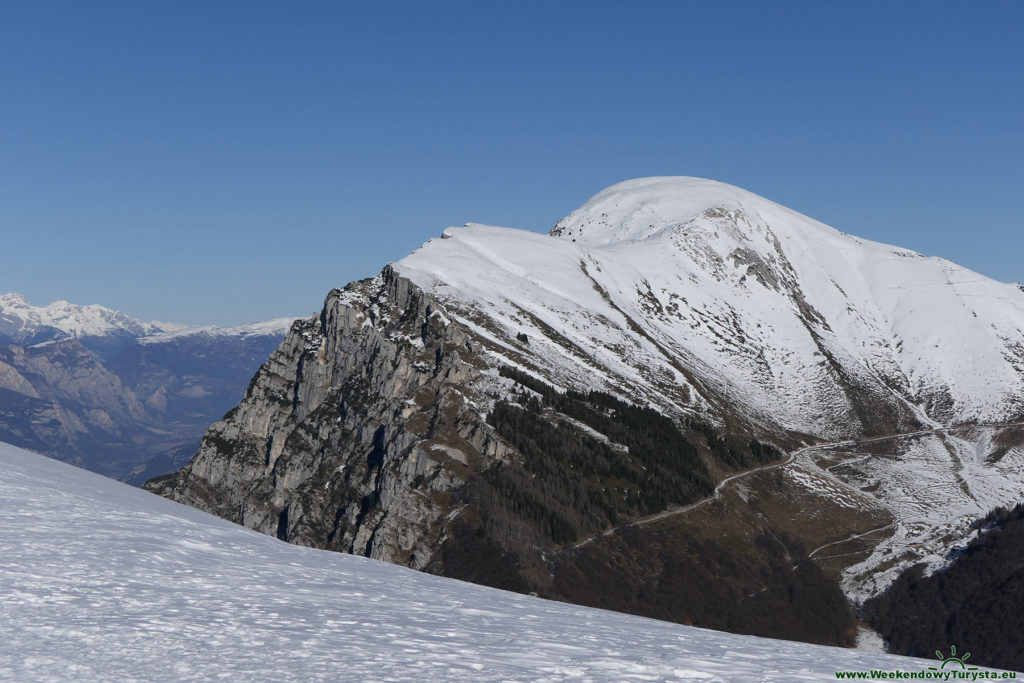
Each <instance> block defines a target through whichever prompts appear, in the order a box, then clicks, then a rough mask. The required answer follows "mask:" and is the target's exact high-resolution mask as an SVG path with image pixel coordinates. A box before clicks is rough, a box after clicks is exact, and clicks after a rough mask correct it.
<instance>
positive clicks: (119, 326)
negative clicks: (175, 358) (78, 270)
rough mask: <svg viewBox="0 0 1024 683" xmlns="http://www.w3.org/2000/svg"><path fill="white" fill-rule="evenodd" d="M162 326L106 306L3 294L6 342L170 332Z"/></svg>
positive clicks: (0, 311) (0, 313)
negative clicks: (43, 302) (32, 300)
mask: <svg viewBox="0 0 1024 683" xmlns="http://www.w3.org/2000/svg"><path fill="white" fill-rule="evenodd" d="M162 325H167V324H166V323H146V322H142V321H140V320H136V319H134V318H131V317H129V316H127V315H125V314H124V313H122V312H120V311H114V310H111V309H109V308H105V307H104V306H98V305H90V306H78V305H75V304H72V303H69V302H67V301H54V302H53V303H51V304H49V305H48V306H33V305H32V304H30V303H29V302H28V300H27V299H26V298H25V297H24V296H22V295H21V294H13V293H12V294H0V343H4V344H24V345H30V344H38V343H40V342H45V341H50V340H53V339H65V338H67V337H103V336H110V335H127V336H130V337H142V336H145V335H148V334H154V333H157V332H163V331H167V330H166V328H164V327H162ZM168 327H170V328H172V329H173V328H175V327H178V326H176V325H173V324H170V325H168Z"/></svg>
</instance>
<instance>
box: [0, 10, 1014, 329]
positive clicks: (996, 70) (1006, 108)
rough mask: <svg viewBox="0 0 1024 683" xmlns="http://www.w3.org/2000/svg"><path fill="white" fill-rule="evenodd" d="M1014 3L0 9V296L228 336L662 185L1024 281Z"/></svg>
mask: <svg viewBox="0 0 1024 683" xmlns="http://www.w3.org/2000/svg"><path fill="white" fill-rule="evenodd" d="M1022 35H1024V2H1019V1H1009V0H1008V1H1004V2H934V1H928V2H891V1H889V0H886V1H885V2H865V1H858V2H843V3H840V2H822V1H819V0H813V1H808V2H763V1H760V0H759V1H756V2H725V1H721V0H715V1H714V2H711V1H708V2H704V1H701V2H696V1H692V2H686V1H675V2H664V3H661V2H646V3H645V2H628V3H627V2H596V1H592V0H588V1H586V2H561V1H559V2H551V1H545V2H524V1H516V2H506V3H499V2H490V1H488V2H480V1H478V0H477V1H473V2H459V3H452V2H421V1H417V2H410V3H384V2H380V3H376V2H374V3H370V2H367V3H360V4H358V5H357V4H355V3H342V2H253V1H248V0H247V1H244V2H229V1H226V0H217V1H216V2H156V1H147V0H131V1H126V2H104V1H102V0H100V1H95V2H79V1H78V0H75V1H74V2H46V1H44V0H40V1H30V0H24V1H15V0H0V292H10V291H17V292H22V293H24V294H25V295H27V296H28V297H29V299H30V300H32V301H34V302H35V303H37V304H42V303H48V302H49V301H51V300H54V299H58V298H64V299H69V300H71V301H74V302H75V303H82V304H85V303H102V304H104V305H107V306H111V307H114V308H119V309H121V310H124V311H125V312H127V313H129V314H131V315H134V316H137V317H141V318H144V319H162V320H171V321H180V322H190V323H223V324H232V323H240V322H247V321H255V320H261V319H266V318H271V317H276V316H283V315H298V314H306V313H310V312H313V311H314V310H317V309H318V308H319V306H320V304H321V302H322V300H323V297H324V295H325V294H326V293H327V291H328V290H329V289H330V288H331V287H335V286H341V285H344V284H345V283H346V282H348V281H350V280H353V279H356V278H360V277H366V276H368V275H372V274H375V273H377V272H379V271H380V269H381V267H382V266H383V265H384V264H385V263H386V262H388V261H393V260H398V259H400V258H401V257H403V256H404V255H405V254H406V253H408V252H409V251H411V250H413V249H415V248H416V247H418V246H419V245H420V244H422V243H423V242H424V241H426V240H427V239H429V238H431V237H434V236H437V235H438V234H440V232H441V231H442V230H443V229H444V228H445V227H446V226H448V225H461V224H463V223H465V222H467V221H475V222H482V223H491V224H497V225H509V226H514V227H522V228H529V229H533V230H539V231H547V230H548V229H550V227H551V226H552V225H553V224H554V223H555V221H556V220H558V219H559V218H560V217H561V216H563V215H564V214H566V213H568V212H569V211H571V210H572V209H573V208H575V207H576V206H578V205H579V204H581V203H582V202H584V201H585V200H586V199H587V198H588V197H590V196H591V195H593V194H595V193H596V192H598V191H599V190H601V189H602V188H604V187H606V186H608V185H610V184H612V183H615V182H618V181H621V180H625V179H627V178H633V177H638V176H648V175H695V176H702V177H707V178H714V179H718V180H723V181H726V182H729V183H733V184H736V185H740V186H742V187H745V188H747V189H749V190H752V191H754V192H757V193H759V194H762V195H764V196H766V197H768V198H770V199H773V200H775V201H778V202H780V203H782V204H785V205H787V206H790V207H792V208H794V209H797V210H799V211H802V212H804V213H806V214H809V215H811V216H813V217H815V218H818V219H819V220H823V221H825V222H826V223H829V224H831V225H833V226H835V227H837V228H839V229H841V230H844V231H846V232H851V233H854V234H857V235H860V236H863V237H867V238H870V239H875V240H880V241H885V242H890V243H895V244H899V245H901V246H905V247H909V248H912V249H915V250H917V251H920V252H923V253H926V254H929V255H938V256H943V257H946V258H949V259H952V260H954V261H957V262H960V263H962V264H964V265H966V266H968V267H971V268H974V269H975V270H979V271H981V272H983V273H985V274H987V275H990V276H992V277H995V278H998V279H1001V280H1007V281H1010V280H1024V262H1022V261H1024V234H1022V233H1024V211H1022V201H1021V198H1022V195H1024V49H1022V48H1021V47H1020V41H1021V36H1022Z"/></svg>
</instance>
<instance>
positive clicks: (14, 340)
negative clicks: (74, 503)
mask: <svg viewBox="0 0 1024 683" xmlns="http://www.w3.org/2000/svg"><path fill="white" fill-rule="evenodd" d="M291 323H292V320H291V319H284V318H282V319H279V320H272V321H269V322H264V323H256V324H252V325H241V326H237V327H211V326H203V327H190V326H186V325H176V324H171V323H159V322H149V323H147V322H142V321H139V320H135V319H134V318H131V317H129V316H127V315H125V314H124V313H121V312H119V311H114V310H111V309H109V308H105V307H103V306H95V305H93V306H77V305H75V304H71V303H68V302H66V301H58V302H55V303H52V304H50V305H48V306H45V307H37V306H32V305H31V304H30V303H29V302H28V301H27V300H26V299H25V297H23V296H22V295H20V294H4V295H0V441H6V442H8V443H12V444H14V445H17V446H22V447H24V448H28V449H31V450H34V451H37V452H39V453H43V454H45V455H49V456H52V457H56V458H60V459H63V460H68V461H70V462H73V463H75V464H77V465H80V466H82V467H86V468H87V469H91V470H94V471H97V472H100V473H102V474H106V475H108V476H111V477H115V478H119V479H124V480H126V481H131V482H133V483H136V484H141V483H142V481H145V479H146V478H148V477H150V476H155V475H157V474H162V473H164V472H168V471H171V470H173V469H176V468H177V467H180V466H181V465H182V464H184V462H187V460H188V458H189V457H190V456H191V454H192V453H193V452H194V450H195V448H196V446H197V445H198V442H199V438H200V437H201V436H202V434H203V432H204V431H205V429H206V427H208V426H209V425H210V423H212V422H213V421H215V420H217V419H218V418H219V417H220V416H221V415H223V413H224V411H226V410H227V409H228V408H230V407H231V406H232V405H234V404H235V403H237V401H238V400H239V398H240V397H241V396H242V394H243V392H244V390H245V387H246V384H247V383H248V381H249V378H250V377H251V376H252V374H253V372H255V370H256V369H257V368H258V367H259V365H260V363H262V362H263V360H264V359H265V358H266V357H267V355H268V354H269V353H270V352H271V351H272V350H273V349H274V348H275V347H276V346H277V345H278V344H279V343H280V342H281V340H282V339H283V338H284V335H285V333H286V332H287V330H288V327H289V326H290V325H291Z"/></svg>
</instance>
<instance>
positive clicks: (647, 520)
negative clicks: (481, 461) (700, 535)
mask: <svg viewBox="0 0 1024 683" xmlns="http://www.w3.org/2000/svg"><path fill="white" fill-rule="evenodd" d="M1021 426H1024V422H991V423H980V424H962V425H952V426H945V427H933V428H930V429H919V430H915V431H912V432H899V433H896V434H885V435H883V436H871V437H867V438H864V439H845V440H843V441H832V442H828V443H822V444H815V445H812V446H804V447H802V448H798V449H796V450H795V451H791V452H790V453H789V456H788V457H787V458H786V459H785V460H783V461H781V462H775V463H771V464H768V465H762V466H761V467H755V468H753V469H749V470H744V471H742V472H737V473H736V474H732V475H729V476H728V477H726V478H725V479H723V480H722V481H720V482H718V485H717V486H715V490H714V492H713V493H712V494H711V495H709V496H706V497H704V498H701V499H700V500H698V501H696V502H693V503H690V504H689V505H684V506H682V507H678V508H672V509H669V510H663V511H661V512H657V513H654V514H653V515H648V516H646V517H641V518H639V519H634V520H633V521H630V522H626V523H625V524H619V525H617V526H613V527H611V528H610V529H606V530H605V531H602V532H600V533H597V534H593V535H591V536H588V537H586V538H584V539H583V540H582V541H579V542H577V543H575V544H574V545H571V546H567V547H565V548H563V549H562V550H561V551H559V552H564V551H567V550H578V549H579V548H582V547H584V546H585V545H587V544H589V543H591V542H593V541H595V540H597V539H599V538H603V537H605V536H610V535H612V534H614V533H616V532H618V531H621V530H622V529H628V528H630V527H636V526H644V525H647V524H651V523H653V522H658V521H660V520H663V519H666V518H668V517H674V516H676V515H682V514H686V513H687V512H691V511H693V510H696V509H697V508H699V507H702V506H704V505H707V504H708V503H712V502H714V501H716V500H718V499H719V498H721V496H722V489H724V488H725V486H726V485H728V484H730V483H732V482H734V481H736V480H738V479H742V478H744V477H748V476H750V475H752V474H756V473H758V472H764V471H766V470H771V469H776V468H779V467H786V466H788V465H791V464H793V462H794V461H795V460H796V458H797V457H798V456H800V455H803V454H805V453H809V452H811V451H815V450H828V449H831V448H839V447H843V446H859V445H861V444H867V443H877V442H879V441H889V440H892V439H899V438H904V437H914V436H926V435H929V434H944V433H947V432H950V431H954V430H958V429H969V428H1002V427H1021ZM891 526H893V524H887V525H885V526H884V527H880V528H878V529H872V530H870V531H866V532H863V533H861V534H854V535H853V536H850V537H848V538H844V539H840V540H838V541H832V542H830V543H826V544H824V545H822V546H819V547H818V548H815V549H814V550H812V551H811V552H810V554H809V557H812V558H813V557H814V554H815V553H817V552H818V551H820V550H823V549H825V548H828V547H831V546H834V545H838V544H840V543H845V542H846V541H851V540H854V539H856V538H860V537H862V536H867V535H868V534H871V533H874V532H877V531H881V530H882V529H886V528H888V527H891Z"/></svg>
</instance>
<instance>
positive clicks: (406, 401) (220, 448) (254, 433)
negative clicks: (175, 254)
mask: <svg viewBox="0 0 1024 683" xmlns="http://www.w3.org/2000/svg"><path fill="white" fill-rule="evenodd" d="M484 369H485V366H484V364H483V363H481V361H480V359H479V358H477V356H476V354H475V352H474V348H473V340H472V336H471V335H470V334H469V333H468V332H467V331H466V330H465V329H463V328H462V327H461V326H459V325H456V324H453V323H452V322H451V321H450V320H449V319H448V318H447V317H446V315H445V312H444V309H443V308H442V307H440V306H438V304H437V302H436V301H434V300H433V299H432V298H431V297H430V296H428V295H426V294H424V293H423V292H422V291H421V290H420V289H419V288H417V287H415V286H413V285H411V284H410V282H409V281H408V280H407V279H405V278H402V277H399V276H398V275H396V274H395V273H394V271H393V270H391V269H386V270H385V271H384V273H383V274H382V275H381V276H380V277H377V278H373V279H370V280H365V281H362V282H357V283H353V284H352V285H349V286H348V287H346V288H345V289H344V290H335V291H333V292H331V293H330V294H329V295H328V297H327V300H326V302H325V303H324V308H323V312H322V313H321V315H320V316H319V317H318V318H313V319H309V320H303V321H299V322H297V323H296V325H295V326H294V327H293V328H292V330H291V331H290V332H289V334H288V336H287V338H286V339H285V341H284V343H283V344H282V345H281V346H280V347H279V348H278V350H276V351H275V352H274V353H273V354H271V356H270V359H269V361H268V362H267V363H265V364H264V365H263V367H261V368H260V370H259V372H258V373H257V374H256V376H255V377H254V378H253V380H252V383H251V384H250V386H249V389H248V391H247V392H246V395H245V398H244V399H243V401H242V402H241V404H240V405H239V406H238V407H237V408H236V409H235V410H233V411H231V413H230V414H229V415H227V416H226V417H225V419H224V420H223V421H221V422H218V423H217V424H215V425H213V426H212V427H211V428H210V430H209V431H208V432H207V435H206V437H205V439H204V440H203V444H202V446H201V447H200V449H199V452H198V453H197V454H196V455H195V457H194V458H193V460H192V462H191V463H189V465H188V466H187V467H185V468H184V469H183V470H182V471H181V472H180V473H178V474H176V475H173V476H172V477H170V478H168V479H164V480H161V481H159V482H154V483H152V484H151V485H150V487H151V488H154V489H156V490H159V491H161V492H162V493H164V494H165V495H169V496H170V497H172V498H175V499H176V500H180V501H181V502H184V503H188V504H190V505H194V506H196V507H200V508H202V509H207V510H210V511H212V512H215V513H216V514H219V515H221V516H223V517H226V518H227V519H231V520H233V521H236V522H238V523H240V524H244V525H246V526H249V527H252V528H254V529H258V530H260V531H263V532H265V533H268V534H276V535H278V536H279V537H280V538H284V539H287V540H290V541H293V542H296V543H301V544H305V545H313V546H317V547H324V548H332V549H336V550H341V551H345V552H352V553H358V554H361V555H368V556H370V557H376V558H380V559H383V560H387V561H390V562H397V563H401V564H407V565H409V566H412V567H416V568H423V567H425V566H426V565H427V564H428V562H429V561H430V559H431V558H432V556H433V555H434V552H435V550H436V548H437V547H438V545H439V539H440V536H441V534H442V532H443V530H444V518H445V515H447V514H448V513H449V512H451V510H452V506H453V503H452V496H451V492H452V491H453V490H454V489H456V488H458V487H460V486H462V485H464V484H465V483H466V481H467V480H468V479H469V478H470V477H471V474H472V473H473V472H474V471H479V470H481V469H485V468H487V467H489V466H492V465H493V464H494V463H495V462H496V461H498V460H500V459H502V458H503V457H506V455H507V449H506V447H505V446H504V445H503V444H502V442H501V440H500V439H498V438H496V436H495V435H494V434H493V430H491V429H490V428H489V427H488V426H487V424H486V422H485V421H484V419H483V416H482V415H481V413H480V408H479V404H478V403H477V402H476V400H478V399H479V398H480V396H478V395H475V391H476V390H475V387H476V385H477V384H478V382H477V381H476V380H478V379H479V376H480V374H481V372H482V371H483V370H484Z"/></svg>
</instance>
